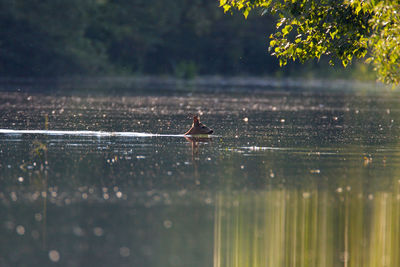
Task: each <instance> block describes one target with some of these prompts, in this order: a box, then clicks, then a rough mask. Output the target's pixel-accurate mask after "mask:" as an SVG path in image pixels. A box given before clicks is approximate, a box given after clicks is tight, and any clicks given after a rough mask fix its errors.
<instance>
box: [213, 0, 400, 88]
mask: <svg viewBox="0 0 400 267" xmlns="http://www.w3.org/2000/svg"><path fill="white" fill-rule="evenodd" d="M220 5H221V7H223V9H224V10H225V12H232V11H233V10H239V11H241V12H242V13H243V14H244V16H245V17H247V16H248V14H249V12H250V11H251V10H254V9H256V10H261V12H262V14H264V13H266V12H269V13H272V14H275V15H276V17H277V18H278V20H277V23H276V32H275V33H273V34H271V35H270V43H269V50H270V52H271V53H272V55H275V56H277V57H278V58H279V62H280V65H281V66H283V65H286V64H287V62H288V60H293V61H295V60H299V61H301V62H304V61H306V60H309V59H315V58H317V59H320V58H321V57H322V56H326V57H329V59H330V61H329V62H330V63H331V64H333V63H334V61H335V60H336V59H339V60H340V61H341V62H342V64H343V66H345V67H346V66H347V65H348V64H350V63H351V62H352V60H353V59H355V58H365V57H366V58H367V59H366V61H367V62H370V63H371V64H373V66H374V68H375V70H376V72H377V75H378V79H379V80H381V81H383V82H386V83H392V84H398V83H399V82H400V52H399V50H398V47H399V45H400V17H399V14H398V11H399V12H400V5H399V2H398V1H394V0H391V1H390V0H386V1H385V0H381V1H379V0H311V1H310V0H220Z"/></svg>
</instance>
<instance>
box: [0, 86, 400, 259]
mask: <svg viewBox="0 0 400 267" xmlns="http://www.w3.org/2000/svg"><path fill="white" fill-rule="evenodd" d="M318 92H319V93H318ZM188 114H200V115H201V120H202V122H204V123H205V124H207V126H209V127H210V128H212V129H213V130H214V133H215V135H212V136H210V137H202V138H185V137H184V136H183V135H182V133H184V132H185V131H186V130H187V129H189V127H190V124H191V121H190V116H189V115H188ZM399 121H400V97H399V95H398V93H396V92H384V93H382V94H376V93H366V92H359V93H357V92H343V91H340V92H339V91H332V90H330V91H327V92H323V91H308V92H297V91H293V90H292V91H276V90H272V91H256V90H241V91H240V90H239V91H230V92H224V91H223V90H222V91H220V92H218V93H213V92H211V91H210V92H207V93H199V92H185V91H173V90H172V91H171V90H170V89H169V91H168V93H162V94H160V93H154V92H151V93H137V94H135V95H129V94H126V95H125V96H123V97H117V96H96V95H77V94H69V95H66V94H57V95H46V94H40V93H29V94H28V93H23V92H19V93H10V92H2V93H0V129H1V130H0V207H1V208H0V218H1V221H0V251H1V252H0V266H52V265H53V264H55V263H56V264H58V265H59V266H215V267H224V266H274V267H275V266H400V256H399V254H398V251H399V249H400V176H399V173H400V153H399V152H398V151H399V148H400V146H399V137H400V127H399V126H400V124H399Z"/></svg>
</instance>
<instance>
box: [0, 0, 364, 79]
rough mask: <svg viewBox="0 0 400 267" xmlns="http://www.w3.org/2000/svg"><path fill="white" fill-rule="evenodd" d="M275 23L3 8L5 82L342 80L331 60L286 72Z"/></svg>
mask: <svg viewBox="0 0 400 267" xmlns="http://www.w3.org/2000/svg"><path fill="white" fill-rule="evenodd" d="M275 21H276V18H275V17H273V16H272V15H265V16H259V15H258V14H257V13H255V14H254V15H253V14H251V15H250V16H249V17H248V19H247V20H245V19H244V17H243V15H241V13H240V12H233V15H232V16H226V15H224V12H223V10H222V9H221V8H220V7H219V2H218V1H216V0H191V1H184V0H174V1H164V0H85V1H80V0H68V1H67V0H41V1H35V0H0V73H1V74H0V76H2V77H54V76H68V75H175V76H177V77H180V78H192V77H194V76H196V75H269V76H282V75H303V76H304V75H308V76H314V75H317V76H318V74H319V75H323V77H326V76H332V75H333V76H335V75H340V74H341V72H340V70H336V69H328V64H327V62H328V61H327V60H324V59H322V60H321V62H322V65H321V64H319V65H317V63H316V61H314V62H311V63H309V64H307V65H306V66H301V68H299V64H298V63H297V62H296V63H294V64H289V65H288V66H286V67H285V68H284V69H281V68H279V63H278V62H279V61H278V60H277V59H276V58H275V57H272V56H270V55H269V53H268V38H267V36H268V35H270V34H271V33H273V32H274V31H275ZM321 66H322V67H321ZM360 66H361V68H356V71H355V72H354V71H353V72H347V73H346V75H352V74H351V73H356V72H357V71H361V72H362V73H365V72H367V71H368V69H365V66H363V65H360ZM349 73H350V74H349ZM364 76H365V75H364Z"/></svg>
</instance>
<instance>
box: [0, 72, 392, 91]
mask: <svg viewBox="0 0 400 267" xmlns="http://www.w3.org/2000/svg"><path fill="white" fill-rule="evenodd" d="M46 88H48V89H50V91H54V90H56V91H57V90H60V91H64V90H68V91H70V90H74V91H75V90H76V91H79V90H84V91H93V92H95V91H98V90H99V91H104V90H105V91H107V90H108V89H112V90H114V91H118V90H127V91H136V90H147V89H149V90H160V91H163V90H168V89H175V90H179V91H182V90H183V91H193V90H195V91H197V90H199V91H202V90H205V91H214V90H218V91H221V90H222V91H225V90H226V91H236V90H246V89H249V90H282V89H284V90H300V91H303V90H306V91H307V90H312V91H314V90H316V91H318V90H333V91H335V90H359V89H363V90H368V91H370V90H372V91H375V90H377V91H383V90H384V91H386V90H391V87H389V86H386V85H384V84H382V83H379V82H372V81H371V82H368V81H357V80H347V79H301V78H286V77H285V78H275V77H256V76H229V77H226V76H198V77H195V78H193V79H179V78H176V77H174V76H68V77H67V76H65V77H54V78H27V77H21V78H18V77H0V91H24V92H27V91H35V90H45V89H46ZM51 89H52V90H51Z"/></svg>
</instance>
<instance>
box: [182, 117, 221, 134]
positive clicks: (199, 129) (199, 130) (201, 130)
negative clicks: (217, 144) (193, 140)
mask: <svg viewBox="0 0 400 267" xmlns="http://www.w3.org/2000/svg"><path fill="white" fill-rule="evenodd" d="M213 132H214V131H213V130H211V129H210V128H208V127H207V126H205V125H204V124H202V123H201V122H200V118H199V116H197V115H194V116H193V124H192V127H191V128H190V129H189V131H187V132H186V133H185V135H198V134H212V133H213Z"/></svg>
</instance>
